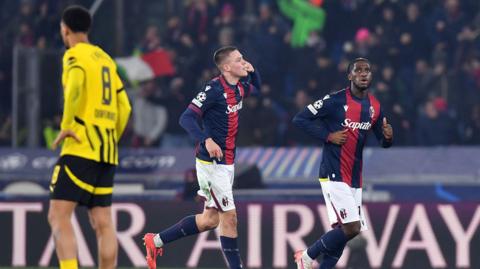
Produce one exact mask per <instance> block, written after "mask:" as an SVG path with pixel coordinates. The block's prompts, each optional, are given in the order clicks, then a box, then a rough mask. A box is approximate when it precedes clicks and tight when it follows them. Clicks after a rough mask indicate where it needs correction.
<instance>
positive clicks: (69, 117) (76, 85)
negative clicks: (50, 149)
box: [60, 67, 85, 130]
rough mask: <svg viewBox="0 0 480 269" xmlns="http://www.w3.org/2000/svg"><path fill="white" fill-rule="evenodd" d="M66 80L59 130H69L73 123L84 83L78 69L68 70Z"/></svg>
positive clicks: (82, 74)
mask: <svg viewBox="0 0 480 269" xmlns="http://www.w3.org/2000/svg"><path fill="white" fill-rule="evenodd" d="M67 72H68V73H67V79H66V83H65V89H64V100H65V101H64V107H63V118H62V123H61V125H60V129H62V130H67V129H71V128H72V125H73V123H74V117H75V111H77V110H78V105H79V103H80V97H81V95H82V92H83V91H82V89H83V86H84V83H85V73H84V72H83V70H82V69H81V68H79V67H73V68H70V70H68V71H67Z"/></svg>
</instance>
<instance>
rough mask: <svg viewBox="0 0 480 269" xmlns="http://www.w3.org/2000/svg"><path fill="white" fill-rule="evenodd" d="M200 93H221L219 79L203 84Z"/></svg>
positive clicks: (221, 88) (221, 87)
mask: <svg viewBox="0 0 480 269" xmlns="http://www.w3.org/2000/svg"><path fill="white" fill-rule="evenodd" d="M202 91H203V92H209V94H220V93H223V86H222V83H221V82H220V78H219V77H215V78H213V79H211V80H209V81H208V82H207V83H205V85H204V87H203V89H202Z"/></svg>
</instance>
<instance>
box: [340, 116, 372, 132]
mask: <svg viewBox="0 0 480 269" xmlns="http://www.w3.org/2000/svg"><path fill="white" fill-rule="evenodd" d="M342 126H343V127H347V128H350V129H352V130H354V131H355V130H356V129H360V130H370V128H371V127H372V124H371V123H370V122H368V121H364V122H356V121H352V120H351V119H349V118H346V119H345V120H344V121H343V123H342Z"/></svg>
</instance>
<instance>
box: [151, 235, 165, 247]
mask: <svg viewBox="0 0 480 269" xmlns="http://www.w3.org/2000/svg"><path fill="white" fill-rule="evenodd" d="M153 243H155V246H156V247H157V248H161V247H163V241H162V238H160V234H156V235H155V236H154V237H153Z"/></svg>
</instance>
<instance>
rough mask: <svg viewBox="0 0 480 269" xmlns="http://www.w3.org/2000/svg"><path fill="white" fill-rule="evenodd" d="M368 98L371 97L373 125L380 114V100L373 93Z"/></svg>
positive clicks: (370, 110) (371, 119)
mask: <svg viewBox="0 0 480 269" xmlns="http://www.w3.org/2000/svg"><path fill="white" fill-rule="evenodd" d="M368 98H369V99H370V108H369V113H370V123H371V124H372V126H373V125H374V124H375V123H376V122H377V120H378V117H379V116H380V102H378V100H377V98H375V96H373V95H371V94H369V95H368ZM380 120H382V119H380Z"/></svg>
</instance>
